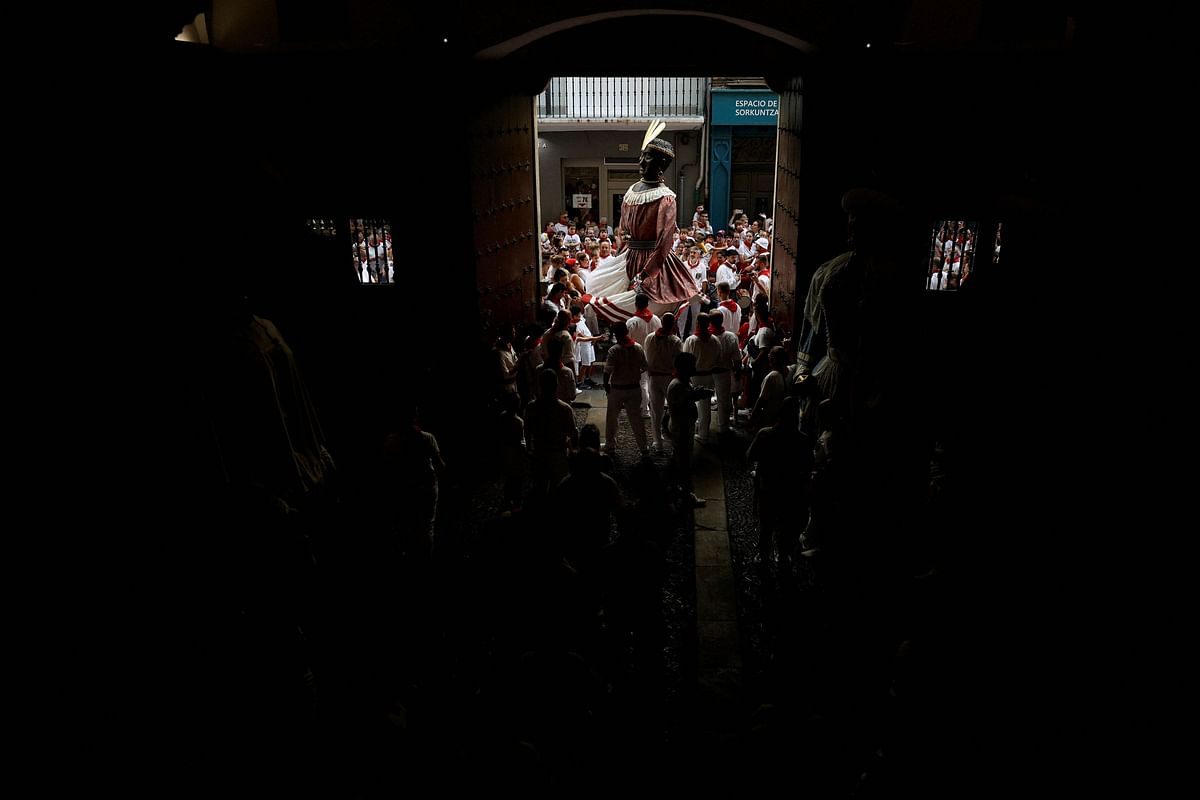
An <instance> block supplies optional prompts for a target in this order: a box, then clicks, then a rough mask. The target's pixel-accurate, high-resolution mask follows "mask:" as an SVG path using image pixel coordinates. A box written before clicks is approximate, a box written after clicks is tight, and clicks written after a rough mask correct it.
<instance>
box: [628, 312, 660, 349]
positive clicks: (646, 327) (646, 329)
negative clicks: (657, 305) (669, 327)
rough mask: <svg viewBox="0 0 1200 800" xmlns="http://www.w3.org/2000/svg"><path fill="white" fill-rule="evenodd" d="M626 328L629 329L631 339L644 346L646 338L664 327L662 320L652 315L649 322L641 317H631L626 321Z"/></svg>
mask: <svg viewBox="0 0 1200 800" xmlns="http://www.w3.org/2000/svg"><path fill="white" fill-rule="evenodd" d="M625 326H626V327H628V328H629V338H631V339H633V340H634V341H635V342H637V343H638V344H641V345H644V344H645V343H646V337H647V336H649V335H650V334H652V333H654V332H655V331H656V330H658V329H659V328H661V327H662V320H661V319H659V318H658V317H656V316H654V315H653V314H651V315H650V321H649V322H647V321H646V320H644V319H642V318H641V317H630V318H629V319H627V320H625Z"/></svg>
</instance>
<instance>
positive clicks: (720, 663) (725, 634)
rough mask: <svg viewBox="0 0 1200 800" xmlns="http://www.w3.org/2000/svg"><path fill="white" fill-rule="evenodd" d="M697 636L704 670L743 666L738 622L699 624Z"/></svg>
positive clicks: (699, 654) (701, 664) (707, 622)
mask: <svg viewBox="0 0 1200 800" xmlns="http://www.w3.org/2000/svg"><path fill="white" fill-rule="evenodd" d="M696 636H697V645H698V646H697V650H698V653H697V655H698V656H699V661H700V668H701V669H702V670H703V669H705V668H707V669H714V668H719V667H727V668H728V667H740V666H741V665H742V657H741V655H739V653H738V636H737V623H736V622H710V621H702V622H699V623H697V624H696Z"/></svg>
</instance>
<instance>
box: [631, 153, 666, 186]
mask: <svg viewBox="0 0 1200 800" xmlns="http://www.w3.org/2000/svg"><path fill="white" fill-rule="evenodd" d="M670 163H671V157H670V156H668V155H667V154H666V153H661V152H659V151H658V150H651V149H649V148H647V149H645V150H643V151H642V157H641V158H639V159H638V169H639V170H640V171H641V174H642V177H643V178H646V177H651V178H654V179H655V180H657V179H658V176H659V175H661V174H662V173H664V172H666V171H667V167H668V166H669V165H670Z"/></svg>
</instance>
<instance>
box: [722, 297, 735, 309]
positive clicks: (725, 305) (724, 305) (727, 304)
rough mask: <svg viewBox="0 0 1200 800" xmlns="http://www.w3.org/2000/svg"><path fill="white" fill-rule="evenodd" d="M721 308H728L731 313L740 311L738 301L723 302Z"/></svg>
mask: <svg viewBox="0 0 1200 800" xmlns="http://www.w3.org/2000/svg"><path fill="white" fill-rule="evenodd" d="M721 308H727V309H729V310H730V311H737V310H738V304H737V301H736V300H722V301H721Z"/></svg>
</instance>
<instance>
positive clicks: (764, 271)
mask: <svg viewBox="0 0 1200 800" xmlns="http://www.w3.org/2000/svg"><path fill="white" fill-rule="evenodd" d="M764 275H765V276H766V277H768V278H769V277H771V268H770V267H765V268H763V269H761V270H759V271H758V277H760V278H761V277H763V276H764Z"/></svg>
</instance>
